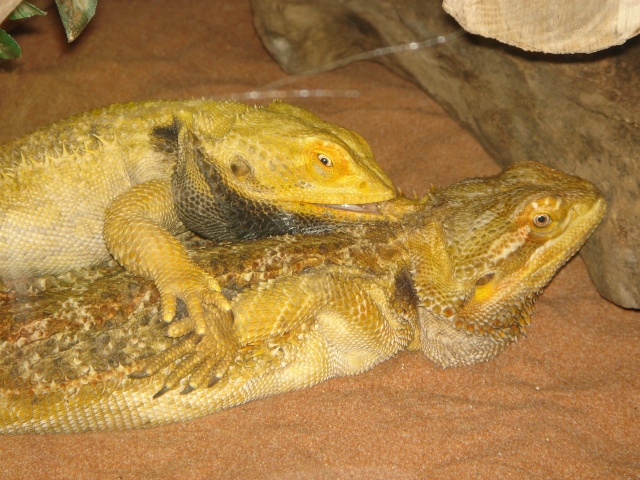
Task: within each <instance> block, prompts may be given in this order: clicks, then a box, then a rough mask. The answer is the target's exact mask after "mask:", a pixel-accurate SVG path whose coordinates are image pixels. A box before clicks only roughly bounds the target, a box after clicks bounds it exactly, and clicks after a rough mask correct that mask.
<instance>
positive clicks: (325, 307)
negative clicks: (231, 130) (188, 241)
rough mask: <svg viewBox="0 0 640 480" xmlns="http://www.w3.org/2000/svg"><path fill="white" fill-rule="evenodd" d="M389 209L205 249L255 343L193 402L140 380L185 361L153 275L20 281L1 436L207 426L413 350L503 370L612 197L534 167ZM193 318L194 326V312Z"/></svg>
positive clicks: (8, 314) (232, 328) (7, 314)
mask: <svg viewBox="0 0 640 480" xmlns="http://www.w3.org/2000/svg"><path fill="white" fill-rule="evenodd" d="M381 210H382V212H383V215H386V216H387V217H388V218H394V217H397V218H398V221H397V222H390V223H388V224H371V225H354V226H352V227H349V228H346V229H343V230H340V231H334V232H330V233H325V234H321V235H317V236H315V235H307V236H300V235H285V236H282V237H274V238H270V239H263V240H258V241H254V242H243V243H238V244H224V245H211V244H209V243H206V242H203V241H197V242H195V243H194V244H192V245H191V248H192V250H193V251H192V258H193V259H194V261H195V262H196V263H198V264H199V265H201V267H202V268H203V269H204V270H205V271H206V272H207V273H208V274H210V275H212V276H213V277H214V278H216V280H217V281H218V282H219V283H220V285H221V286H222V291H223V292H224V294H225V296H226V297H227V298H228V300H229V302H230V304H231V312H232V314H233V322H231V321H229V322H227V323H226V324H224V328H226V329H228V330H229V332H230V335H232V336H233V337H234V338H235V339H236V342H237V346H236V352H235V355H234V359H233V362H232V364H231V365H230V367H229V369H228V370H227V372H226V374H225V375H224V376H223V378H222V379H221V380H220V381H219V382H218V383H216V384H215V385H214V386H212V387H211V388H200V389H197V390H195V391H193V392H192V393H190V394H189V395H181V394H180V393H179V391H178V390H177V389H174V390H171V391H168V392H166V393H165V394H164V395H163V396H160V397H155V398H154V394H155V393H156V392H157V391H158V389H160V388H162V387H163V385H164V384H163V379H162V378H161V377H159V376H158V375H153V376H151V377H149V378H144V379H131V378H129V376H128V373H130V372H132V371H134V370H135V369H136V368H137V366H136V365H137V363H138V362H140V361H141V360H142V361H144V359H145V358H148V357H150V356H154V355H159V356H161V357H162V356H165V360H167V361H169V362H170V363H171V360H175V359H177V358H179V357H180V355H182V354H183V353H184V352H183V351H181V349H182V347H181V345H182V343H184V342H182V343H174V342H175V341H172V339H170V338H168V337H166V336H165V335H163V328H162V323H161V322H160V321H159V319H158V317H159V315H160V313H159V312H160V309H159V306H158V300H159V298H160V295H159V294H158V292H157V290H156V289H155V288H154V287H153V284H152V283H151V282H149V281H144V280H141V279H139V278H138V277H134V276H132V275H131V274H129V273H127V272H125V271H123V270H122V269H121V268H116V267H112V268H106V269H92V270H85V271H80V272H77V273H75V274H73V275H67V276H64V277H58V278H50V279H48V280H47V281H44V280H37V281H32V282H27V283H23V284H21V285H17V284H16V283H15V282H14V284H13V285H9V284H8V285H7V288H5V289H4V290H3V294H2V295H3V301H2V302H1V303H0V340H1V341H0V357H1V358H3V362H1V363H0V432H4V433H27V432H81V431H93V430H108V429H124V428H137V427H147V426H152V425H158V424H162V423H167V422H173V421H183V420H188V419H193V418H196V417H200V416H203V415H206V414H209V413H212V412H215V411H219V410H222V409H225V408H229V407H232V406H235V405H239V404H242V403H244V402H248V401H250V400H255V399H258V398H261V397H265V396H268V395H274V394H278V393H282V392H286V391H289V390H293V389H298V388H304V387H308V386H311V385H313V384H316V383H318V382H321V381H323V380H326V379H328V378H330V377H335V376H340V375H354V374H357V373H360V372H364V371H365V370H368V369H370V368H372V367H373V366H374V365H376V364H378V363H380V362H382V361H385V360H387V359H389V358H391V357H393V356H394V355H396V354H397V353H398V352H401V351H403V350H419V351H422V352H423V353H424V354H425V355H426V356H427V357H428V358H430V359H431V360H432V361H433V362H435V363H436V364H437V365H439V366H441V367H457V366H463V365H470V364H473V363H476V362H480V361H486V360H489V359H491V358H493V357H494V356H495V355H497V354H498V353H500V352H501V351H502V350H504V348H505V347H507V346H508V345H509V344H511V343H512V342H514V341H516V340H517V339H518V338H519V337H521V336H523V335H524V334H525V332H526V327H527V325H528V324H529V320H530V316H531V314H532V313H533V309H534V304H535V301H536V299H537V297H538V296H539V295H540V293H541V292H542V289H543V288H544V286H545V285H546V284H547V283H548V282H549V280H550V279H551V278H552V277H553V275H554V274H555V272H556V271H557V270H558V269H559V268H560V267H561V266H562V265H563V264H564V263H565V262H566V261H567V260H568V259H569V258H570V257H571V256H572V255H574V254H575V253H576V251H577V250H578V249H579V248H580V246H581V245H582V244H583V243H584V241H585V240H586V239H587V237H588V236H589V235H590V234H591V232H592V231H593V229H594V228H595V227H596V226H597V224H598V223H599V222H600V220H601V218H602V216H603V215H604V212H605V200H604V199H603V197H602V195H601V194H600V192H599V191H598V190H597V189H596V187H595V186H593V185H592V184H591V183H589V182H587V181H584V180H581V179H579V178H577V177H573V176H570V175H566V174H564V173H561V172H558V171H555V170H552V169H550V168H549V167H545V166H543V165H540V164H537V163H532V162H524V163H519V164H516V165H514V166H512V167H510V168H508V169H506V170H505V171H504V172H503V173H501V174H500V175H497V176H495V177H490V178H484V179H471V180H466V181H463V182H460V183H458V184H456V185H453V186H452V187H449V188H446V189H444V190H440V191H434V192H432V193H431V194H429V195H428V196H427V197H425V198H423V199H421V200H407V199H404V198H397V199H395V200H392V201H389V202H385V203H384V204H382V205H381ZM183 314H184V312H183ZM178 322H179V323H184V324H185V325H183V327H184V330H185V331H188V330H189V324H190V323H192V322H193V320H192V319H189V318H185V319H182V320H179V321H178ZM187 343H188V341H187ZM166 352H171V353H170V354H169V355H165V353H166ZM170 368H171V366H168V367H165V369H170Z"/></svg>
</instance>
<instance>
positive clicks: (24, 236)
mask: <svg viewBox="0 0 640 480" xmlns="http://www.w3.org/2000/svg"><path fill="white" fill-rule="evenodd" d="M91 160H95V161H87V159H86V158H83V159H82V161H79V160H78V158H77V157H76V155H74V154H66V155H63V156H61V157H60V158H57V159H55V160H48V161H55V162H56V166H55V168H48V167H47V165H45V164H44V163H38V164H35V165H28V166H25V165H22V166H20V167H18V168H16V169H15V171H13V172H11V171H9V172H8V174H7V171H5V172H3V173H4V179H3V181H2V185H1V187H2V193H1V197H0V277H2V278H19V277H25V276H38V275H48V274H60V273H64V272H66V271H68V270H70V269H73V268H79V267H85V266H90V265H94V264H96V263H99V262H101V261H103V260H105V259H107V258H109V253H108V251H107V249H106V247H105V244H104V240H103V238H102V229H103V225H104V212H105V209H106V207H107V206H108V205H109V203H110V202H111V201H112V200H113V199H114V198H115V197H116V196H117V195H119V194H120V193H122V192H123V191H125V190H126V189H128V188H129V187H130V181H129V179H128V176H127V174H126V172H125V171H124V168H122V167H118V166H114V165H112V164H111V165H110V164H109V162H102V161H100V160H101V159H100V157H98V156H96V157H95V158H94V159H91ZM113 163H115V162H113Z"/></svg>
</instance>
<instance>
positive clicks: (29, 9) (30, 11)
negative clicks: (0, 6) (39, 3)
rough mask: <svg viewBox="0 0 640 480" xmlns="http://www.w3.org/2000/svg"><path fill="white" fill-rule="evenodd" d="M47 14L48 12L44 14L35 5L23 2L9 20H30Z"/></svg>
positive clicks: (10, 15)
mask: <svg viewBox="0 0 640 480" xmlns="http://www.w3.org/2000/svg"><path fill="white" fill-rule="evenodd" d="M46 14H47V12H43V11H42V10H40V9H39V8H38V7H36V6H35V5H31V4H30V3H29V2H22V3H21V4H20V5H18V6H17V7H16V8H15V9H14V10H13V12H11V13H10V14H9V20H20V19H21V18H29V17H35V16H36V15H46Z"/></svg>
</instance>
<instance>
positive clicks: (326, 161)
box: [318, 153, 333, 167]
mask: <svg viewBox="0 0 640 480" xmlns="http://www.w3.org/2000/svg"><path fill="white" fill-rule="evenodd" d="M318 160H320V163H322V164H323V165H324V166H325V167H333V162H332V161H331V159H330V158H329V157H327V156H326V155H325V154H323V153H319V154H318Z"/></svg>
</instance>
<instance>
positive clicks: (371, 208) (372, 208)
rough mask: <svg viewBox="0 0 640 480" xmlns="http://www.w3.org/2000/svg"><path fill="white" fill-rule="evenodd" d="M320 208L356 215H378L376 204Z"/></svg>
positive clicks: (329, 205)
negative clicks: (354, 213) (344, 211)
mask: <svg viewBox="0 0 640 480" xmlns="http://www.w3.org/2000/svg"><path fill="white" fill-rule="evenodd" d="M320 206H321V207H324V208H331V209H334V210H346V211H349V212H356V213H369V214H374V215H380V206H379V205H378V204H377V203H344V204H341V205H340V204H329V203H325V204H320Z"/></svg>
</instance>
